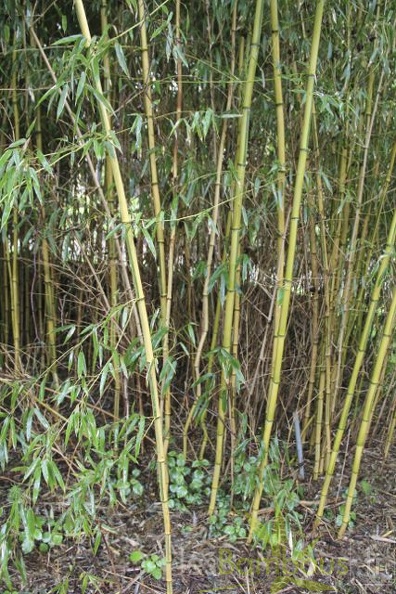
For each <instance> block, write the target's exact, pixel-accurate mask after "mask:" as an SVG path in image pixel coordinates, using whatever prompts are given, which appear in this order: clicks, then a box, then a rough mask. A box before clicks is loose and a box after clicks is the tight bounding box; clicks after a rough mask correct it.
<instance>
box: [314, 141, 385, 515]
mask: <svg viewBox="0 0 396 594" xmlns="http://www.w3.org/2000/svg"><path fill="white" fill-rule="evenodd" d="M395 158H396V144H395V145H394V148H393V152H392V157H391V162H390V166H389V174H388V176H389V175H391V172H392V171H393V168H394V163H395ZM385 184H386V182H385ZM395 240H396V211H395V212H394V215H393V219H392V224H391V227H390V229H389V234H388V238H387V243H386V246H385V250H384V253H383V255H382V257H381V258H380V265H379V267H378V271H377V275H376V280H375V284H374V287H373V290H372V293H371V300H370V306H369V309H368V312H367V316H366V320H365V324H364V328H363V331H362V334H361V337H360V341H359V350H358V353H357V355H356V358H355V363H354V366H353V370H352V374H351V378H350V380H349V384H348V390H347V394H346V397H345V400H344V405H343V409H342V413H341V417H340V421H339V425H338V429H337V433H336V436H335V439H334V444H333V449H332V452H331V455H330V460H329V465H328V468H327V472H326V477H325V480H324V482H323V486H322V491H321V496H320V502H319V507H318V511H317V514H316V520H315V526H318V524H319V522H320V521H321V519H322V517H323V512H324V508H325V505H326V501H327V494H328V490H329V486H330V483H331V479H332V477H333V474H334V469H335V464H336V461H337V457H338V452H339V449H340V445H341V441H342V438H343V436H344V432H345V428H346V425H347V420H348V415H349V411H350V408H351V405H352V401H353V397H354V395H355V389H356V384H357V381H358V377H359V372H360V369H361V367H362V365H363V361H364V357H365V353H366V349H367V344H368V340H369V337H370V333H371V330H372V327H373V323H374V319H375V315H376V311H377V307H378V301H379V298H380V295H381V291H382V285H383V282H384V277H385V275H386V271H387V269H388V267H389V263H390V258H391V256H392V253H393V249H394V244H395Z"/></svg>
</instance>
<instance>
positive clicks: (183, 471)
mask: <svg viewBox="0 0 396 594" xmlns="http://www.w3.org/2000/svg"><path fill="white" fill-rule="evenodd" d="M208 466H209V462H208V460H194V462H193V463H192V464H191V466H189V465H188V463H187V461H186V460H185V458H184V456H183V454H181V453H180V454H178V453H177V452H169V454H168V468H169V492H170V498H169V507H171V508H172V509H177V510H180V511H185V510H187V508H188V506H189V505H201V504H202V503H203V502H204V501H205V500H206V499H207V497H208V496H209V495H210V483H211V478H210V475H209V473H208V472H207V467H208Z"/></svg>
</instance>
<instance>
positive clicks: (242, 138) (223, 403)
mask: <svg viewBox="0 0 396 594" xmlns="http://www.w3.org/2000/svg"><path fill="white" fill-rule="evenodd" d="M263 12H264V1H263V0H257V1H256V9H255V15H254V22H253V34H252V43H251V47H250V54H249V65H248V69H247V79H246V82H245V85H244V94H243V102H242V117H241V126H240V134H239V144H238V148H237V163H236V180H235V193H234V196H233V199H232V206H233V213H232V226H231V246H230V256H229V265H228V284H227V293H226V299H225V312H224V328H223V339H222V347H223V349H224V350H225V351H226V352H228V353H230V352H231V341H232V331H233V316H234V304H235V291H236V283H235V280H236V270H237V258H238V250H239V241H240V232H241V218H242V204H243V195H244V187H245V171H246V157H247V146H248V138H249V116H250V109H251V103H252V96H253V87H254V80H255V75H256V68H257V60H258V55H259V49H260V37H261V29H262V20H263ZM229 380H230V376H228V375H227V372H226V371H225V370H224V368H223V369H222V374H221V384H220V394H219V401H218V421H217V439H216V453H215V464H214V470H213V480H212V489H211V495H210V502H209V509H208V513H209V515H212V514H213V513H214V510H215V506H216V499H217V492H218V488H219V483H220V474H221V465H222V461H223V443H224V434H225V416H226V410H227V396H228V388H229Z"/></svg>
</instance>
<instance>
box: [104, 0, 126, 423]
mask: <svg viewBox="0 0 396 594" xmlns="http://www.w3.org/2000/svg"><path fill="white" fill-rule="evenodd" d="M107 10H108V4H107V0H102V3H101V6H100V22H101V30H102V35H103V36H104V37H105V39H108V34H107V29H108V26H109V23H108V19H107ZM110 72H111V68H110V57H109V53H108V52H106V53H105V54H104V56H103V90H104V93H105V96H106V97H107V98H108V99H109V101H110V102H111V98H110V93H111V86H112V85H111V75H110ZM109 121H110V126H111V116H110V114H109ZM104 168H105V176H104V184H105V194H106V199H107V202H108V205H109V211H110V213H111V216H112V217H113V216H114V214H115V210H116V207H115V204H114V190H113V172H112V167H111V162H110V158H109V155H108V154H107V155H106V157H105V165H104ZM107 241H108V249H109V283H110V287H109V290H110V299H109V300H110V306H111V307H112V308H114V307H115V306H116V305H117V303H118V275H117V251H116V245H115V238H114V236H113V234H111V235H110V237H109V238H108V240H107ZM109 341H110V347H111V349H112V350H115V349H116V348H117V328H116V320H114V318H113V317H112V319H111V321H110V334H109ZM113 378H114V400H113V415H114V418H115V420H118V419H119V418H120V401H121V374H120V369H119V365H115V364H114V365H113ZM124 413H125V416H128V415H129V402H125V410H124Z"/></svg>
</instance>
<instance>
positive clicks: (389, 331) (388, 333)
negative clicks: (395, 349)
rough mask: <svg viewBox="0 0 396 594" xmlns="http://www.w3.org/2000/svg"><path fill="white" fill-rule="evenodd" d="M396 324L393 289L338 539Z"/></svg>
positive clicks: (345, 521) (348, 513)
mask: <svg viewBox="0 0 396 594" xmlns="http://www.w3.org/2000/svg"><path fill="white" fill-rule="evenodd" d="M395 323H396V288H394V289H393V297H392V303H391V306H390V308H389V311H388V315H387V318H386V322H385V327H384V330H383V335H382V338H381V341H380V344H379V349H378V353H377V358H376V361H375V365H374V368H373V371H372V374H371V377H370V386H369V389H368V391H367V395H366V400H365V403H364V409H363V418H362V421H361V424H360V430H359V434H358V438H357V442H356V450H355V456H354V460H353V465H352V474H351V480H350V483H349V488H348V494H347V498H346V501H345V508H344V515H343V518H342V524H341V527H340V529H339V531H338V538H342V537H343V536H344V534H345V531H346V529H347V527H348V524H349V520H350V517H351V508H352V503H353V499H354V496H355V489H356V483H357V479H358V475H359V470H360V463H361V459H362V456H363V450H364V446H365V443H366V439H367V436H368V433H369V430H370V425H371V421H372V418H373V412H374V404H375V398H376V394H377V391H378V389H379V387H380V380H381V374H382V370H383V367H384V362H385V361H386V360H387V357H386V355H387V352H388V349H389V345H390V343H391V340H392V338H393V332H394V329H395Z"/></svg>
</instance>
